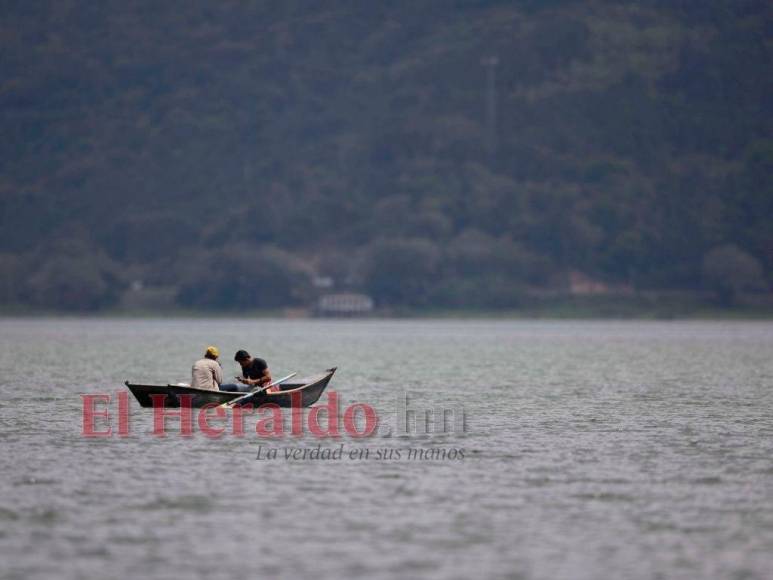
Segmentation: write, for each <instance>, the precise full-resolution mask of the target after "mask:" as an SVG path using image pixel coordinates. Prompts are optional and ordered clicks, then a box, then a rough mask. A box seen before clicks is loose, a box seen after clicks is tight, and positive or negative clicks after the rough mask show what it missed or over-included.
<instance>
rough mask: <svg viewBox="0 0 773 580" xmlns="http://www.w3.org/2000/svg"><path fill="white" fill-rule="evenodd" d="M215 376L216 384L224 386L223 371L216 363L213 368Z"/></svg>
mask: <svg viewBox="0 0 773 580" xmlns="http://www.w3.org/2000/svg"><path fill="white" fill-rule="evenodd" d="M212 370H213V375H214V378H215V382H216V383H217V386H218V387H219V386H220V385H222V384H223V369H222V368H221V367H220V364H219V363H215V366H214V367H213V369H212Z"/></svg>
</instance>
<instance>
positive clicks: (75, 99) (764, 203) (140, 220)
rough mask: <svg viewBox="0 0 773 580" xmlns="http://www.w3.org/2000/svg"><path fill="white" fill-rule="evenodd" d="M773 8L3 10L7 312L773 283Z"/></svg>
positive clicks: (570, 4)
mask: <svg viewBox="0 0 773 580" xmlns="http://www.w3.org/2000/svg"><path fill="white" fill-rule="evenodd" d="M772 6H773V4H771V3H770V2H766V1H763V0H703V1H688V0H657V1H649V2H641V3H639V2H606V1H589V2H578V1H573V0H542V1H538V0H529V1H520V2H518V1H509V2H506V1H493V0H490V1H484V0H477V1H476V0H468V1H465V0H442V1H440V0H426V1H415V0H412V1H407V0H396V1H393V2H354V1H339V0H330V1H319V2H317V1H299V0H285V1H282V2H269V1H260V2H235V1H218V2H212V1H210V0H185V1H183V0H168V1H164V2H158V1H133V0H120V1H116V0H104V1H99V2H93V1H85V0H41V1H36V2H30V1H8V0H0V9H1V10H2V19H0V38H1V39H2V40H1V42H2V51H0V63H2V64H1V66H2V69H1V70H2V73H3V74H2V77H1V78H0V127H1V128H2V140H0V303H4V304H28V305H31V306H35V307H54V308H63V309H98V308H102V307H107V306H110V305H113V304H116V303H117V301H119V300H120V299H121V296H122V295H123V294H124V293H125V292H126V289H127V288H129V287H131V285H132V284H134V286H135V288H139V287H140V286H142V287H143V288H146V289H147V288H151V289H152V288H154V287H159V288H169V289H172V292H173V296H174V298H173V299H174V300H175V302H176V303H177V304H179V305H182V306H189V307H202V308H274V307H278V306H286V305H293V304H305V303H307V302H308V301H309V300H310V299H311V297H312V295H313V292H314V290H313V288H312V280H313V279H314V278H315V277H329V278H332V279H333V282H334V288H336V289H351V290H359V291H365V292H367V293H370V294H371V295H373V296H374V298H375V299H376V301H377V303H378V304H380V305H405V306H412V307H421V306H424V305H428V304H431V305H433V306H438V305H440V306H445V307H450V308H454V307H465V308H467V307H493V308H497V307H514V306H518V305H519V304H520V301H521V300H522V299H523V296H525V295H527V294H528V293H529V292H534V291H541V290H542V291H557V292H560V291H562V290H563V289H565V288H566V287H567V279H568V275H569V273H570V272H579V273H582V274H583V275H585V276H587V277H588V278H590V279H593V280H598V281H601V282H604V283H606V284H608V285H612V286H615V285H617V286H620V287H627V288H633V289H635V290H646V289H681V290H696V291H699V290H714V291H716V292H717V294H718V296H719V297H720V298H721V299H724V300H725V301H726V302H727V303H729V302H730V301H732V299H733V295H734V293H735V292H737V291H739V290H745V291H755V290H756V291H764V290H765V289H768V288H769V287H770V283H771V272H772V271H773V186H772V185H771V178H770V176H771V170H772V169H773V116H772V113H773V100H772V99H771V95H773V74H771V70H773V66H771V65H772V64H773V62H772V61H773V58H771V57H772V55H773V51H772V50H771V48H772V46H771V45H772V43H773V8H771V7H772ZM492 57H496V63H497V64H496V65H494V64H493V62H495V61H493V60H492ZM486 63H488V64H486ZM492 73H493V79H492V78H490V77H489V76H488V75H489V74H492ZM491 80H493V83H490V81H491ZM492 87H493V91H492ZM492 115H493V117H492ZM492 120H493V125H492V124H491V122H490V121H492Z"/></svg>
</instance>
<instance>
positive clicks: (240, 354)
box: [234, 350, 250, 362]
mask: <svg viewBox="0 0 773 580" xmlns="http://www.w3.org/2000/svg"><path fill="white" fill-rule="evenodd" d="M248 358H250V353H248V352H247V351H246V350H237V351H236V354H235V355H234V360H235V361H236V362H241V361H243V360H247V359H248Z"/></svg>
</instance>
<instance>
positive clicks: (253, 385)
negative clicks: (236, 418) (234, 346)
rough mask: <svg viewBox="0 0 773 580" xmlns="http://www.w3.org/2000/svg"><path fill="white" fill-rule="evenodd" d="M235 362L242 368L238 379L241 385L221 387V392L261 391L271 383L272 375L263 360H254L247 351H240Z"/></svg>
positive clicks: (232, 384) (272, 388) (274, 388)
mask: <svg viewBox="0 0 773 580" xmlns="http://www.w3.org/2000/svg"><path fill="white" fill-rule="evenodd" d="M234 360H235V361H236V362H238V363H239V364H240V365H241V367H242V376H241V377H236V380H237V381H239V382H240V383H241V385H237V384H236V383H229V384H227V385H220V390H221V391H232V392H242V393H245V392H247V391H252V390H253V389H260V388H262V387H265V386H266V385H268V384H270V383H271V373H270V372H269V370H268V364H267V363H266V361H264V360H263V359H262V358H257V357H255V358H253V357H251V356H250V353H248V352H247V351H246V350H240V351H238V352H237V353H236V355H235V356H234ZM274 390H278V387H271V388H270V389H269V390H268V391H269V392H272V391H274Z"/></svg>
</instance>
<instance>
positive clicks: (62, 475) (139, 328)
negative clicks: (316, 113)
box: [0, 319, 773, 580]
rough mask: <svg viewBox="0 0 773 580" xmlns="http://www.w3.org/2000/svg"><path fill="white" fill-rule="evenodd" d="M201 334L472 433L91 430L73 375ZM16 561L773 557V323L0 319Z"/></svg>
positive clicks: (224, 570)
mask: <svg viewBox="0 0 773 580" xmlns="http://www.w3.org/2000/svg"><path fill="white" fill-rule="evenodd" d="M208 344H216V345H218V346H219V347H220V348H221V351H223V352H224V353H225V354H226V355H227V356H225V357H224V366H225V368H226V372H227V374H228V375H234V374H236V371H237V368H236V366H235V363H232V362H231V360H230V359H231V356H232V353H233V352H234V351H235V350H236V349H238V348H246V349H248V350H250V351H252V352H253V353H255V354H260V355H261V356H263V357H264V358H266V359H268V361H269V363H270V364H271V366H272V369H273V371H274V375H275V376H281V375H283V374H287V373H288V372H291V371H294V370H298V371H300V372H301V373H313V372H317V371H320V370H323V369H325V368H328V367H331V366H338V367H339V372H338V373H337V374H336V376H335V377H334V379H333V382H332V383H331V387H330V388H331V389H335V390H336V391H337V392H338V393H339V394H340V396H341V397H342V398H343V399H346V400H348V401H365V402H368V403H370V404H372V405H373V406H374V407H375V408H376V409H377V410H378V412H379V415H380V416H382V417H387V416H388V415H389V414H390V413H392V412H394V410H395V408H396V403H395V401H396V397H397V396H398V394H399V393H402V392H405V391H408V392H410V393H411V403H412V405H415V406H416V407H417V408H418V407H421V408H423V407H431V406H438V405H442V406H446V407H457V408H458V407H459V406H461V405H463V406H464V408H465V413H466V417H467V432H466V433H455V434H448V435H444V436H433V437H427V436H424V437H418V436H414V437H411V438H407V439H406V438H396V437H389V438H385V437H382V436H378V437H373V438H370V439H368V440H355V439H352V438H349V437H346V436H345V437H343V438H342V439H341V440H340V441H331V440H325V441H324V442H323V444H324V445H325V446H327V447H335V446H336V445H338V444H340V443H344V444H345V445H346V447H347V449H350V448H374V449H375V448H394V449H401V450H403V451H406V450H407V449H408V448H414V449H420V448H426V449H429V448H438V447H443V448H447V449H450V448H455V449H463V450H464V453H465V455H464V459H463V460H461V461H460V460H455V461H448V460H447V461H408V460H405V459H401V460H393V461H375V460H363V461H351V460H348V461H344V460H342V461H297V462H288V461H285V460H283V459H279V460H276V461H257V460H256V459H255V457H256V453H257V449H258V446H259V445H261V444H262V445H263V447H264V449H267V448H276V449H277V450H281V449H282V448H284V447H287V446H301V447H306V448H313V447H315V446H316V445H317V444H318V443H319V441H318V440H316V439H315V438H314V437H312V436H311V435H306V436H304V437H302V438H300V439H297V438H291V437H287V438H285V439H282V440H274V441H266V440H261V439H259V438H258V437H257V436H256V435H255V434H254V433H248V434H247V435H246V436H245V437H244V438H242V439H239V438H234V437H232V436H225V437H223V438H220V439H209V438H207V437H204V436H203V434H201V433H197V434H196V435H195V436H194V437H192V438H188V439H186V438H182V437H179V436H178V435H176V434H172V435H170V436H169V437H167V438H165V439H160V438H157V437H154V436H152V435H151V433H150V431H151V428H152V413H149V412H148V411H147V410H141V409H139V407H138V406H137V405H136V403H135V402H134V401H133V400H132V407H131V411H132V436H131V437H129V438H126V439H119V438H110V439H85V438H83V437H81V435H80V431H81V399H80V397H79V394H81V393H95V392H105V393H111V394H113V395H115V394H116V393H118V392H120V391H121V390H122V389H123V387H122V384H123V381H124V380H126V379H131V380H133V381H135V382H143V381H146V382H161V383H166V382H178V381H187V380H188V378H189V369H190V365H191V363H192V362H193V360H194V359H195V358H197V356H198V355H199V354H200V353H201V352H203V349H204V347H205V346H206V345H208ZM0 369H1V370H2V373H0V468H1V470H0V562H1V564H0V577H2V578H8V579H11V578H20V579H21V578H24V579H36V578H57V579H59V578H63V579H73V580H75V579H78V580H83V579H92V578H93V579H100V580H103V579H105V578H114V577H135V578H182V577H187V578H206V579H218V578H251V577H259V576H266V577H275V578H276V577H283V578H303V577H307V578H308V577H312V578H331V579H332V578H341V577H361V576H367V577H372V578H418V577H420V578H460V579H461V578H471V577H484V578H524V579H532V578H533V579H556V578H558V579H561V578H567V579H570V578H571V579H589V580H590V579H594V580H595V579H598V578H685V579H690V580H693V579H696V578H707V579H711V578H717V579H720V578H722V579H724V578H770V571H771V570H773V324H771V323H741V322H734V323H719V322H716V323H714V322H528V321H491V322H490V321H464V322H456V321H409V322H407V321H363V322H335V321H332V322H325V321H279V320H276V321H266V320H259V321H238V320H223V319H217V320H214V319H213V320H200V319H199V320H170V321H164V320H66V319H65V320H60V319H51V320H41V319H36V320H21V319H13V320H0Z"/></svg>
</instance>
